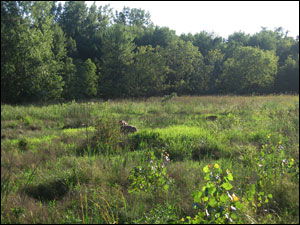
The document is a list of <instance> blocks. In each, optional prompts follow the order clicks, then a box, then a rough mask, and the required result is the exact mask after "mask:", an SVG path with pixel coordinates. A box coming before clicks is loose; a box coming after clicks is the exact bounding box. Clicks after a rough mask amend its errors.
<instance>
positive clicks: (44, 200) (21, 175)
mask: <svg viewBox="0 0 300 225" xmlns="http://www.w3.org/2000/svg"><path fill="white" fill-rule="evenodd" d="M119 120H125V121H127V122H128V123H129V124H131V125H134V126H136V127H137V128H138V131H137V132H135V133H130V134H128V135H126V134H122V133H121V132H120V126H119V123H118V122H119ZM1 223H3V224H7V223H57V224H58V223H61V224H65V223H85V224H86V223H130V224H135V223H154V224H158V223H168V224H169V223H179V224H180V223H288V224H290V223H292V224H294V223H295V224H299V96H298V95H269V96H201V97H191V96H181V97H177V96H165V97H163V98H158V97H155V98H149V99H140V100H130V99H128V100H109V101H97V100H95V101H90V102H75V101H72V102H68V103H61V104H49V105H17V106H13V105H5V104H2V105H1Z"/></svg>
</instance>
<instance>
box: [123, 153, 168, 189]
mask: <svg viewBox="0 0 300 225" xmlns="http://www.w3.org/2000/svg"><path fill="white" fill-rule="evenodd" d="M148 161H149V163H148V164H147V165H146V166H144V167H142V166H137V167H135V168H134V169H133V170H132V171H131V175H130V177H129V180H130V182H131V185H130V188H129V192H140V191H144V192H155V193H164V192H165V191H168V189H169V185H170V184H171V183H172V182H173V181H172V179H171V178H170V177H169V176H168V174H167V169H166V164H167V163H169V162H170V159H169V154H168V153H167V152H165V151H163V152H162V153H161V158H160V159H157V158H156V157H155V155H154V153H153V152H152V151H150V152H149V153H148Z"/></svg>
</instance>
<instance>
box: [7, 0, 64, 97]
mask: <svg viewBox="0 0 300 225" xmlns="http://www.w3.org/2000/svg"><path fill="white" fill-rule="evenodd" d="M2 6H3V7H2ZM51 7H52V3H51V2H27V1H24V2H22V1H20V2H17V3H3V4H2V3H1V17H2V16H3V20H2V18H1V63H2V64H1V93H3V95H1V99H2V100H3V101H8V102H22V101H36V100H43V101H45V100H50V99H59V98H60V96H61V93H62V87H63V84H64V83H63V81H62V77H61V76H60V75H59V74H58V70H59V65H58V62H57V61H55V58H54V54H53V52H52V51H51V50H52V49H51V46H52V43H53V30H52V29H51V28H52V23H53V15H51V14H50V10H51ZM8 17H10V19H9V18H8ZM11 22H12V23H11ZM12 24H13V26H11V25H12ZM2 25H3V27H2ZM2 47H3V49H2ZM2 51H3V52H2Z"/></svg>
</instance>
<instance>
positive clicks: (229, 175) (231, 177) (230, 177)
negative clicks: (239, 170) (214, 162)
mask: <svg viewBox="0 0 300 225" xmlns="http://www.w3.org/2000/svg"><path fill="white" fill-rule="evenodd" d="M227 178H228V180H230V181H233V176H232V174H231V173H229V174H228V175H227Z"/></svg>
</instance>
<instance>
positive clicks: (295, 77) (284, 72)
mask: <svg viewBox="0 0 300 225" xmlns="http://www.w3.org/2000/svg"><path fill="white" fill-rule="evenodd" d="M275 91H277V92H289V93H298V94H299V54H298V56H297V58H296V60H294V59H293V57H292V56H291V55H290V56H289V57H288V58H287V59H286V60H285V63H284V65H283V66H281V67H280V68H279V71H278V75H277V77H276V82H275Z"/></svg>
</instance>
